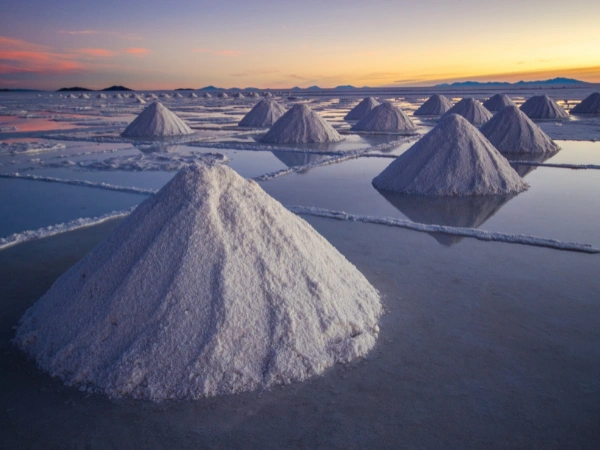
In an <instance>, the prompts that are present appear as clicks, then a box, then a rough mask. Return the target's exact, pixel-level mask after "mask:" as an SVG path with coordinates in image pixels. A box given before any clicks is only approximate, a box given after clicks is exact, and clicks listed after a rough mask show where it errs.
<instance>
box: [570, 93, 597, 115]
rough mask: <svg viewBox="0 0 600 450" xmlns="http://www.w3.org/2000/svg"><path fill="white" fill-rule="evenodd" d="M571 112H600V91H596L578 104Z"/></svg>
mask: <svg viewBox="0 0 600 450" xmlns="http://www.w3.org/2000/svg"><path fill="white" fill-rule="evenodd" d="M571 114H600V92H594V93H593V94H591V95H589V96H587V97H586V98H585V99H584V100H583V101H582V102H581V103H579V104H578V105H576V106H575V107H574V108H573V109H572V110H571Z"/></svg>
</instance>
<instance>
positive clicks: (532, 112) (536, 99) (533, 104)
mask: <svg viewBox="0 0 600 450" xmlns="http://www.w3.org/2000/svg"><path fill="white" fill-rule="evenodd" d="M521 111H523V112H524V113H525V114H527V117H529V118H530V119H566V118H568V117H569V113H567V112H566V111H565V110H564V109H563V108H561V107H560V106H559V105H558V103H556V102H555V101H554V100H553V99H551V98H550V97H548V96H547V95H535V96H533V97H531V98H529V99H528V100H527V101H526V102H525V103H523V104H522V105H521Z"/></svg>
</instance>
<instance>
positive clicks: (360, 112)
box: [344, 97, 379, 120]
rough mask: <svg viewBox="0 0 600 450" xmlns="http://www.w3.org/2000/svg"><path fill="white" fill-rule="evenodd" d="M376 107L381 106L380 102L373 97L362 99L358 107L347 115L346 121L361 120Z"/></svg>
mask: <svg viewBox="0 0 600 450" xmlns="http://www.w3.org/2000/svg"><path fill="white" fill-rule="evenodd" d="M376 106H379V102H378V101H377V100H375V99H374V98H373V97H366V98H364V99H362V101H361V102H360V103H359V104H358V105H356V106H355V107H354V108H352V109H351V110H350V112H349V113H348V114H346V116H345V117H344V120H360V119H362V118H363V117H364V116H365V115H366V114H367V113H369V112H371V111H372V110H373V109H374V108H375V107H376Z"/></svg>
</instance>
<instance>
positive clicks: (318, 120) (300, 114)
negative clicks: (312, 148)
mask: <svg viewBox="0 0 600 450" xmlns="http://www.w3.org/2000/svg"><path fill="white" fill-rule="evenodd" d="M342 139H343V138H342V137H341V136H340V135H339V133H338V132H337V131H335V130H334V129H333V127H332V126H331V125H329V124H328V123H327V122H326V121H325V119H323V118H322V117H321V116H320V115H319V114H317V113H316V112H314V111H313V110H312V109H310V108H309V107H308V106H306V105H304V104H297V105H294V106H293V107H292V108H291V109H290V110H289V111H288V112H286V113H285V114H284V115H283V116H281V117H280V118H279V120H278V121H277V122H275V123H274V124H273V126H272V127H271V129H270V130H269V132H268V133H267V134H266V135H265V136H264V137H263V138H262V140H263V142H270V143H273V144H301V143H302V144H308V143H324V142H337V141H341V140H342Z"/></svg>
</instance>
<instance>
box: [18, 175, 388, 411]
mask: <svg viewBox="0 0 600 450" xmlns="http://www.w3.org/2000/svg"><path fill="white" fill-rule="evenodd" d="M380 314H381V304H380V301H379V295H378V293H377V291H376V290H375V289H374V288H373V287H372V286H371V285H370V284H369V282H368V281H367V280H366V279H365V277H364V276H363V275H362V274H361V273H360V272H359V271H358V270H357V269H356V267H354V266H353V265H352V264H351V263H350V262H348V261H347V260H346V258H344V256H343V255H341V254H340V253H339V252H338V251H337V250H336V249H335V248H334V247H333V246H332V245H331V244H329V242H327V241H326V240H325V239H324V238H323V237H321V236H320V235H319V234H318V233H317V232H316V231H315V230H314V229H313V228H312V227H311V226H310V225H309V224H308V223H307V222H305V221H304V220H302V219H301V218H299V217H298V216H296V215H294V214H292V213H290V212H289V211H287V210H286V209H285V208H284V207H283V206H282V205H281V204H280V203H279V202H277V201H276V200H274V199H273V198H272V197H270V196H269V195H268V194H266V193H265V192H264V191H263V190H262V189H261V188H260V186H259V185H258V184H257V183H255V182H254V181H249V180H246V179H244V178H242V177H240V176H239V175H237V174H236V173H235V172H234V171H233V170H232V169H229V168H228V167H226V166H221V165H218V166H213V167H210V166H205V165H203V166H192V167H189V168H187V169H183V170H182V171H180V172H179V173H178V174H177V175H176V176H175V177H174V178H173V180H171V181H170V182H169V183H168V184H167V185H166V186H165V187H163V188H162V189H161V190H160V191H159V192H158V193H157V194H156V195H154V196H152V197H150V198H148V199H147V200H145V201H144V202H143V203H142V204H141V205H140V206H138V207H137V208H136V210H135V211H134V212H133V213H132V214H131V215H130V216H129V217H128V218H127V219H125V220H124V221H123V222H122V223H121V224H120V225H119V226H118V227H117V228H116V229H115V230H114V232H113V233H112V234H111V235H109V237H108V238H106V239H105V240H104V241H103V242H102V243H100V245H98V246H97V247H96V248H95V249H94V250H92V252H91V253H89V254H88V255H87V256H86V257H84V258H83V259H82V260H81V261H79V262H78V263H77V264H76V265H75V266H73V267H72V268H71V269H70V270H69V271H67V272H66V273H65V274H64V275H62V276H61V277H60V278H59V279H58V280H57V281H56V282H55V283H54V285H53V286H52V287H51V288H50V290H49V291H48V292H47V293H46V294H45V295H44V296H43V297H42V298H41V299H40V300H38V301H37V302H36V303H35V304H34V305H33V306H32V307H31V308H30V309H29V310H27V312H26V313H25V314H24V315H23V317H22V318H21V321H20V323H19V327H18V329H17V332H16V336H15V338H14V342H15V344H16V345H17V346H18V347H19V348H20V349H22V350H23V351H25V352H26V353H27V354H29V355H30V356H32V357H33V358H35V360H36V361H37V363H38V364H39V366H40V367H41V368H42V369H43V370H45V371H47V372H49V373H50V374H52V375H53V376H57V377H60V378H61V379H62V380H63V381H64V382H65V383H66V384H67V385H81V386H83V388H88V389H89V390H96V391H100V392H103V393H105V394H107V395H108V396H110V397H125V396H127V397H134V398H140V399H150V400H154V401H160V400H166V399H197V398H202V397H207V396H214V395H222V394H232V393H237V392H243V391H249V390H254V389H257V388H268V387H270V386H273V385H277V384H285V383H290V382H293V381H302V380H305V379H307V378H309V377H312V376H315V375H318V374H321V373H323V371H324V370H325V369H327V368H328V367H331V366H332V365H334V364H336V363H345V362H348V361H351V360H354V359H356V358H359V357H361V356H363V355H365V354H366V353H367V352H368V351H369V350H370V349H371V348H372V347H373V346H374V344H375V341H376V338H377V334H378V323H377V322H378V318H379V316H380Z"/></svg>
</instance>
